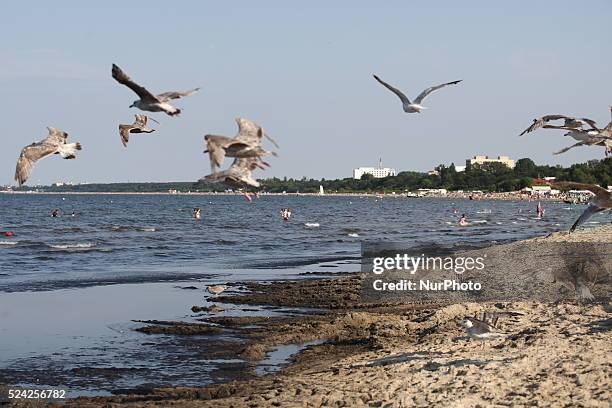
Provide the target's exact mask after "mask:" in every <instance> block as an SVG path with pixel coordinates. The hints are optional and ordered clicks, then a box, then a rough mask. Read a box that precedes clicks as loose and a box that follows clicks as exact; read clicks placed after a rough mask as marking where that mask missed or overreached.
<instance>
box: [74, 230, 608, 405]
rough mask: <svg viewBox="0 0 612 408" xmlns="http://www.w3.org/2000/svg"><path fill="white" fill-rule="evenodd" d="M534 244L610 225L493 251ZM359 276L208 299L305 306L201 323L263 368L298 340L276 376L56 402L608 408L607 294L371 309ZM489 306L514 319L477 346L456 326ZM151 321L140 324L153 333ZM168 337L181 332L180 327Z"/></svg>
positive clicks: (570, 239) (583, 238)
mask: <svg viewBox="0 0 612 408" xmlns="http://www.w3.org/2000/svg"><path fill="white" fill-rule="evenodd" d="M542 242H545V243H547V242H552V243H576V242H578V243H606V244H610V243H612V226H603V227H598V228H594V229H590V230H580V231H578V232H576V233H573V234H567V233H563V232H558V233H553V234H550V235H549V236H547V237H537V238H532V239H529V240H519V241H516V242H513V243H509V244H502V245H495V246H493V247H500V248H501V249H502V250H503V249H504V248H512V247H517V246H525V245H531V244H537V243H542ZM533 256H538V255H537V254H533ZM363 279H364V274H363V273H349V274H343V275H342V276H340V277H334V278H328V277H325V278H323V279H309V280H298V281H279V282H271V283H246V284H245V283H242V285H246V289H247V291H246V292H245V293H240V294H234V295H228V296H220V297H218V298H216V299H215V301H217V302H218V303H221V304H222V305H223V304H239V305H243V306H244V305H246V306H249V305H264V306H265V305H267V306H276V307H279V306H280V307H299V308H304V307H311V308H316V309H314V310H312V312H311V313H310V314H306V315H299V316H291V317H286V316H285V317H275V318H267V319H261V318H260V319H256V318H247V319H245V318H241V317H215V316H214V314H213V315H210V314H206V312H204V315H203V318H202V321H203V322H205V324H213V325H215V327H216V328H220V329H221V330H234V331H238V332H240V333H241V335H242V336H243V339H244V346H243V347H241V348H239V349H237V350H236V355H235V358H240V359H244V360H249V361H255V362H256V361H262V360H264V359H265V358H266V356H268V355H269V354H270V353H271V352H273V350H275V349H276V348H278V347H283V346H286V345H292V344H293V345H295V344H301V345H304V344H306V346H305V348H303V349H302V350H301V351H300V352H299V353H297V354H295V355H293V356H292V357H291V358H290V363H289V364H288V365H287V366H285V367H284V368H283V369H282V370H281V371H280V372H278V373H273V374H269V375H265V376H262V377H256V378H253V379H245V380H236V381H231V382H229V383H220V384H215V385H211V386H206V387H174V388H152V389H148V390H146V392H140V393H137V394H122V395H116V396H113V397H89V398H77V399H74V400H70V401H67V406H79V407H94V406H99V405H103V404H117V405H119V406H130V407H145V406H147V407H148V406H166V405H170V404H172V405H173V406H198V407H208V406H210V407H230V406H232V407H243V406H244V407H247V406H272V405H280V406H294V405H296V401H300V402H301V403H302V405H303V406H320V405H338V406H341V405H343V404H344V405H347V406H368V405H370V406H371V404H374V405H376V406H386V405H387V404H391V405H393V406H395V405H402V404H403V406H431V405H433V404H444V403H445V402H448V401H449V400H453V401H455V403H456V405H457V406H478V405H496V404H504V405H506V404H519V405H542V404H546V405H567V404H574V405H589V406H602V407H603V406H607V403H608V401H609V400H610V396H611V395H610V391H609V390H610V380H609V378H610V374H612V370H611V368H610V366H609V364H607V363H606V362H607V356H608V355H609V353H610V352H611V351H612V347H611V346H610V344H612V341H611V340H612V333H611V332H610V313H611V310H610V304H609V292H608V293H607V295H608V296H607V300H603V303H602V299H599V304H597V303H595V304H579V303H577V302H575V301H561V302H555V303H544V302H536V301H504V302H485V303H474V302H459V303H451V304H445V305H435V304H431V303H430V304H427V303H421V304H415V303H405V302H379V303H372V302H364V301H363V300H362V299H361V297H360V288H361V284H362V282H363ZM608 279H609V276H608ZM550 285H553V283H550ZM491 309H493V310H497V311H499V312H500V313H501V312H504V313H505V312H510V311H511V312H512V313H514V314H515V315H513V317H512V318H507V319H503V322H502V323H501V329H502V330H503V331H504V332H505V333H507V336H506V337H505V338H503V339H493V340H490V341H486V342H483V343H482V344H481V343H480V342H476V341H468V340H467V339H465V333H464V331H463V330H462V329H461V328H460V327H459V326H458V325H457V320H458V319H460V318H462V316H473V315H474V314H475V313H482V312H484V311H488V310H491ZM165 324H166V325H167V322H166V323H165ZM160 325H163V324H160V323H159V322H150V326H148V327H154V328H153V329H152V330H153V331H155V330H157V329H155V327H159V326H160ZM174 329H176V330H178V331H180V330H182V328H181V326H180V324H177V325H175V326H174ZM185 330H192V328H186V329H185ZM310 342H315V343H310ZM308 344H310V345H308ZM302 405H301V406H302Z"/></svg>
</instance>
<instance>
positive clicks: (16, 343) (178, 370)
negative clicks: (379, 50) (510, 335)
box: [0, 194, 609, 395]
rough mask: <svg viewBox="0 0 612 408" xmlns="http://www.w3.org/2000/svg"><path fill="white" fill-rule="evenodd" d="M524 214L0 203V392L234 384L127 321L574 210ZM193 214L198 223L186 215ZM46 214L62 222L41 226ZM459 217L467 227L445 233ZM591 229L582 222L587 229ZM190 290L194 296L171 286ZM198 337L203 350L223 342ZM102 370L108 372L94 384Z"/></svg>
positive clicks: (4, 198) (186, 316) (510, 205)
mask: <svg viewBox="0 0 612 408" xmlns="http://www.w3.org/2000/svg"><path fill="white" fill-rule="evenodd" d="M536 204H537V203H536V202H526V201H522V202H509V201H469V200H451V199H434V198H421V199H409V198H383V199H377V198H375V197H331V196H327V197H312V196H298V197H296V196H262V197H261V198H259V199H254V200H253V202H252V203H248V202H247V201H246V200H245V199H244V197H241V196H189V195H180V196H165V195H159V196H158V195H149V196H147V195H137V196H136V195H135V196H127V195H82V196H81V195H80V196H74V195H66V196H61V195H18V194H15V195H7V194H0V231H8V230H10V231H12V232H14V234H15V236H14V237H12V238H5V237H0V338H1V339H2V341H0V383H2V382H3V381H4V382H8V383H11V384H21V385H32V384H34V385H50V386H64V387H67V388H68V389H69V391H70V393H71V394H70V395H78V394H99V393H102V394H103V393H108V392H109V391H112V390H116V389H118V388H131V387H137V386H142V385H143V384H149V385H165V384H173V385H203V384H207V383H210V382H213V381H224V380H228V379H231V378H237V377H240V375H241V373H244V371H245V370H244V367H243V365H241V364H244V363H242V362H240V361H236V360H234V359H231V358H228V357H227V356H226V357H224V358H219V359H212V358H211V357H210V356H203V355H202V352H201V347H202V346H201V343H197V342H195V343H194V339H193V338H190V339H189V340H184V339H177V338H176V337H177V336H151V335H145V334H141V333H138V332H135V331H133V328H135V327H137V326H138V324H136V323H134V322H132V321H131V320H132V319H166V320H173V319H174V320H178V319H180V320H187V321H195V319H196V318H197V317H198V316H195V315H194V314H193V313H190V311H189V309H190V307H191V306H192V305H206V304H210V303H209V301H211V299H209V298H207V297H206V294H205V292H204V291H203V290H202V289H203V288H204V287H205V285H206V284H209V283H219V282H232V281H244V280H271V279H286V278H295V277H298V276H300V273H302V272H307V271H326V272H329V273H333V272H334V271H343V272H344V271H356V270H359V253H360V243H361V241H362V240H370V241H394V242H397V241H401V242H406V243H409V244H410V245H413V246H414V247H415V249H418V250H419V251H423V252H426V251H427V248H428V247H429V246H431V245H446V246H465V245H468V246H469V245H474V246H478V245H486V244H489V243H495V242H504V241H508V240H517V239H522V238H528V237H532V236H536V235H543V234H546V233H549V232H552V231H559V230H563V229H567V228H568V227H569V226H570V225H571V224H572V222H573V221H574V220H575V219H576V218H577V217H578V215H579V214H580V213H581V212H582V211H583V210H584V208H585V207H584V206H571V205H568V204H563V203H544V207H545V209H546V216H545V217H544V218H543V219H537V218H536V217H535V207H536ZM194 207H200V208H202V215H203V217H202V220H199V221H196V220H194V219H193V217H192V215H191V212H192V210H193V208H194ZM283 207H290V208H292V210H293V217H292V218H291V220H290V221H288V222H283V221H282V220H281V219H280V217H279V213H278V212H279V209H280V208H283ZM54 208H58V209H60V210H61V212H62V214H63V216H62V217H59V218H52V217H51V216H50V214H51V211H52V210H53V209H54ZM73 211H74V212H75V214H76V215H75V216H71V213H72V212H73ZM455 211H456V212H457V213H455ZM461 213H465V214H466V215H467V217H468V220H469V221H470V222H471V223H472V224H471V226H469V227H459V226H457V219H458V217H459V215H460V214H461ZM604 222H609V221H608V219H607V218H605V216H601V215H596V216H595V217H593V219H592V221H591V223H590V224H588V225H587V226H589V225H590V226H593V225H596V223H604ZM317 225H318V226H317ZM191 284H196V286H197V287H198V288H199V290H191V291H190V290H185V289H181V288H180V286H185V285H191ZM213 300H214V299H213ZM298 312H299V311H298ZM275 313H287V311H284V310H281V309H278V310H277V309H269V308H254V309H253V308H251V309H249V310H244V309H243V308H240V307H233V306H230V307H228V308H227V310H226V311H224V312H223V313H222V314H221V315H230V316H232V315H248V314H255V315H262V314H264V315H265V314H267V315H270V314H275ZM200 317H201V316H200ZM179 337H180V336H179ZM200 340H201V341H212V343H210V347H212V346H213V345H215V346H216V345H218V344H221V343H223V342H224V341H229V342H231V341H232V339H231V336H230V338H225V337H222V338H216V339H213V340H214V341H213V340H211V339H200ZM194 344H195V345H194ZM197 344H199V345H197ZM278 354H281V355H282V354H283V351H282V350H281V351H279V352H278ZM108 368H112V369H115V370H120V372H119V373H116V372H113V374H112V375H105V374H104V370H105V369H108ZM121 370H122V371H121ZM253 371H254V372H259V371H261V370H258V369H253ZM49 373H50V374H49Z"/></svg>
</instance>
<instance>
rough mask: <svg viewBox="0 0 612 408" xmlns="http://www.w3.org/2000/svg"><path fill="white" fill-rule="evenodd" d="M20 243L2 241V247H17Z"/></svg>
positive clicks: (0, 243) (0, 242)
mask: <svg viewBox="0 0 612 408" xmlns="http://www.w3.org/2000/svg"><path fill="white" fill-rule="evenodd" d="M18 243H19V241H0V246H1V245H6V246H13V245H17V244H18Z"/></svg>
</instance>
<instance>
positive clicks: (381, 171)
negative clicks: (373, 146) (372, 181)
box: [353, 159, 396, 180]
mask: <svg viewBox="0 0 612 408" xmlns="http://www.w3.org/2000/svg"><path fill="white" fill-rule="evenodd" d="M364 174H371V175H372V176H374V178H383V177H390V176H395V174H396V173H395V169H392V168H390V167H383V166H382V159H379V162H378V167H357V168H356V169H353V178H354V179H357V180H359V179H360V178H361V176H363V175H364Z"/></svg>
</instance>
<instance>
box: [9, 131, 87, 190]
mask: <svg viewBox="0 0 612 408" xmlns="http://www.w3.org/2000/svg"><path fill="white" fill-rule="evenodd" d="M47 130H48V131H49V135H48V136H47V137H46V138H45V139H43V140H41V141H40V142H36V143H32V144H30V145H28V146H25V147H24V148H23V149H21V154H20V155H19V159H18V160H17V167H16V169H15V181H17V183H19V185H20V186H21V185H23V184H24V183H25V182H26V181H27V180H28V177H30V174H32V169H33V168H34V164H35V163H36V162H37V161H39V160H41V159H44V158H45V157H48V156H51V155H52V154H59V155H61V156H62V157H63V158H64V159H74V158H76V152H77V151H78V150H81V148H82V147H81V144H80V143H79V142H76V143H66V139H68V133H66V132H64V131H62V130H59V129H55V128H52V127H48V128H47Z"/></svg>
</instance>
